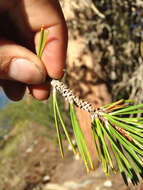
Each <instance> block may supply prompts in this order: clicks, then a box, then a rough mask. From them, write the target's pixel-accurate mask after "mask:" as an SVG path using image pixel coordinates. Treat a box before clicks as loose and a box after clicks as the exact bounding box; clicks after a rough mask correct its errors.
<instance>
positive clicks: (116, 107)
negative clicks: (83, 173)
mask: <svg viewBox="0 0 143 190" xmlns="http://www.w3.org/2000/svg"><path fill="white" fill-rule="evenodd" d="M46 40H47V34H46V35H44V29H43V28H42V29H41V37H40V44H39V50H38V57H39V58H40V57H41V55H42V51H43V49H44V46H45V43H46ZM51 85H52V87H53V108H54V117H55V124H56V129H57V137H58V142H59V147H60V152H61V156H62V157H64V150H63V146H62V135H61V132H60V128H61V127H62V128H63V131H64V133H65V136H66V137H67V140H68V142H69V144H70V145H71V147H72V150H73V152H74V154H76V152H77V150H76V148H75V147H74V145H73V143H72V140H71V137H70V135H69V133H68V130H67V127H66V125H65V124H64V121H63V118H62V114H61V112H60V108H59V105H58V100H57V96H56V93H57V91H58V92H59V93H60V94H61V95H62V96H63V97H64V99H65V100H67V101H68V102H69V104H70V116H71V121H72V126H73V133H74V135H75V138H76V142H77V146H78V151H79V153H80V155H81V158H82V160H83V162H84V165H85V167H86V169H87V172H89V171H90V170H94V166H93V163H92V158H91V155H90V153H89V150H88V147H87V144H86V141H85V139H84V135H83V132H82V130H81V128H80V126H79V123H78V120H77V117H76V114H75V110H74V106H77V107H79V108H80V109H82V110H84V111H87V112H88V113H89V114H90V115H91V132H92V136H93V141H94V144H95V150H96V152H97V156H98V159H99V161H101V162H102V165H103V169H104V172H105V174H106V175H107V176H109V175H110V170H113V171H115V169H114V168H115V166H114V164H113V160H112V159H113V158H112V157H111V155H110V152H109V148H108V145H107V144H106V143H105V139H107V140H108V142H109V146H110V147H111V150H112V153H113V155H114V159H115V160H116V163H117V166H118V169H119V171H120V173H121V175H122V177H123V180H124V182H125V184H126V185H128V178H129V179H130V181H131V182H132V183H133V184H134V185H136V184H138V183H139V176H140V177H141V178H143V117H139V118H138V117H133V118H129V115H130V114H133V115H135V116H136V114H138V113H141V114H143V104H139V105H132V103H133V101H131V100H123V99H122V100H119V101H117V102H114V103H111V104H109V105H106V106H104V107H100V108H97V107H95V106H94V105H92V104H90V103H88V102H87V101H84V100H81V99H79V97H77V96H75V95H74V94H73V92H72V90H71V89H69V88H68V87H67V86H66V85H65V84H64V83H63V82H61V81H59V80H54V79H52V80H51ZM122 116H123V117H122Z"/></svg>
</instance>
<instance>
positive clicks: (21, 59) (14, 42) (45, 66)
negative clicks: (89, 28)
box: [0, 0, 67, 100]
mask: <svg viewBox="0 0 143 190" xmlns="http://www.w3.org/2000/svg"><path fill="white" fill-rule="evenodd" d="M0 23H1V28H0V85H1V86H2V87H3V89H4V91H5V93H6V95H7V96H8V97H9V98H10V99H12V100H20V99H21V98H22V97H23V95H24V93H25V89H26V86H28V87H29V89H30V92H31V94H32V95H33V96H34V97H35V98H37V99H39V100H44V99H46V98H47V97H48V96H49V92H50V84H49V83H47V82H45V79H46V76H47V75H48V76H49V77H51V78H56V79H58V78H61V77H62V76H63V73H64V72H63V70H64V67H65V59H66V48H67V27H66V23H65V20H64V16H63V14H62V10H61V8H60V5H59V2H58V0H23V1H17V0H13V1H9V0H1V1H0ZM41 26H44V28H46V29H48V31H49V35H48V39H47V43H46V46H45V49H44V51H43V54H42V57H41V61H40V60H39V58H38V57H37V56H36V54H35V53H34V49H36V51H37V49H38V43H39V38H40V28H41Z"/></svg>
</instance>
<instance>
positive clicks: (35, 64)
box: [0, 39, 46, 84]
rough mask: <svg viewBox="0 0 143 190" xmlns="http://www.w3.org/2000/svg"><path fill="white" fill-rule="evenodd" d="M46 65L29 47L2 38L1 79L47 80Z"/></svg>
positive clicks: (0, 45)
mask: <svg viewBox="0 0 143 190" xmlns="http://www.w3.org/2000/svg"><path fill="white" fill-rule="evenodd" d="M45 76H46V71H45V68H44V65H43V64H42V63H41V61H40V60H39V59H38V58H37V56H36V55H35V54H33V53H32V52H31V51H29V50H28V49H26V48H24V47H22V46H19V45H16V44H14V43H12V42H9V41H6V40H4V39H0V79H6V80H16V81H19V82H22V83H27V84H40V83H42V82H43V81H45Z"/></svg>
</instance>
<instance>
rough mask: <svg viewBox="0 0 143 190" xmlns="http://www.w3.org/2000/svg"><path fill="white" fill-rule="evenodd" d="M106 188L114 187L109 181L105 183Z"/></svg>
mask: <svg viewBox="0 0 143 190" xmlns="http://www.w3.org/2000/svg"><path fill="white" fill-rule="evenodd" d="M104 186H105V187H112V182H111V181H110V180H107V181H105V182H104Z"/></svg>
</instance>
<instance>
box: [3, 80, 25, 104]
mask: <svg viewBox="0 0 143 190" xmlns="http://www.w3.org/2000/svg"><path fill="white" fill-rule="evenodd" d="M0 84H1V85H2V87H3V90H4V92H5V94H6V95H7V97H8V98H9V99H11V100H13V101H18V100H21V99H22V98H23V96H24V93H25V89H26V85H25V84H22V83H20V82H16V81H8V80H0ZM15 89H16V90H15Z"/></svg>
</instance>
